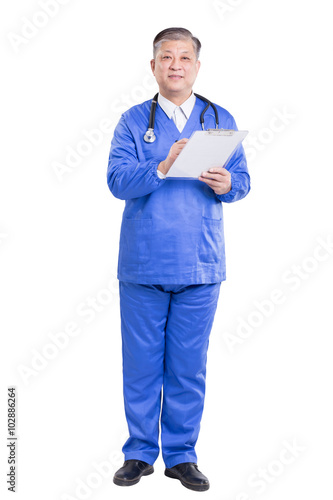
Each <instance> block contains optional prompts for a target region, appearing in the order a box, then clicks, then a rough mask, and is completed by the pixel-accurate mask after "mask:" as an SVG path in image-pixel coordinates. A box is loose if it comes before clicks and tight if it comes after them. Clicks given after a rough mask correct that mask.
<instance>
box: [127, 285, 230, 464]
mask: <svg viewBox="0 0 333 500" xmlns="http://www.w3.org/2000/svg"><path fill="white" fill-rule="evenodd" d="M220 285H221V283H211V284H201V285H190V286H185V285H141V284H136V283H128V282H123V281H120V282H119V294H120V311H121V333H122V353H123V390H124V404H125V414H126V419H127V423H128V430H129V435H130V437H129V438H128V440H127V441H126V443H125V444H124V446H123V450H122V451H123V453H124V455H125V460H130V459H137V460H143V461H144V462H147V463H149V464H151V465H153V463H154V462H155V460H156V459H157V457H158V454H159V425H160V422H161V444H162V456H163V460H164V463H165V465H166V467H168V468H170V467H173V466H174V465H177V464H179V463H183V462H195V463H196V462H197V456H196V453H195V449H194V447H195V444H196V442H197V439H198V434H199V429H200V421H201V416H202V411H203V407H204V397H205V379H206V361H207V349H208V343H209V334H210V331H211V328H212V325H213V320H214V315H215V311H216V306H217V301H218V297H219V291H220ZM162 387H163V391H162ZM161 410H162V411H161ZM160 417H161V418H160Z"/></svg>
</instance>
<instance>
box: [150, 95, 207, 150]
mask: <svg viewBox="0 0 333 500" xmlns="http://www.w3.org/2000/svg"><path fill="white" fill-rule="evenodd" d="M201 108H202V104H201V101H200V99H198V98H197V97H196V101H195V104H194V108H193V110H192V113H191V114H190V116H189V118H188V120H187V122H186V124H185V127H184V128H183V130H182V132H179V130H178V128H177V126H176V124H175V122H174V121H173V119H172V118H169V117H168V116H167V115H166V113H165V112H164V111H163V109H162V108H161V106H160V105H159V104H157V106H156V118H155V121H156V122H157V124H158V126H159V127H161V128H163V129H164V130H165V133H166V134H168V135H169V136H170V137H171V138H173V139H174V140H176V141H179V140H181V139H183V138H184V137H186V138H190V137H191V135H192V133H193V132H194V130H198V125H200V114H201V112H202V109H201Z"/></svg>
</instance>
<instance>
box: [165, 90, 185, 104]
mask: <svg viewBox="0 0 333 500" xmlns="http://www.w3.org/2000/svg"><path fill="white" fill-rule="evenodd" d="M159 92H160V94H161V96H163V97H165V99H168V101H171V102H173V103H174V104H175V105H176V106H181V105H182V104H183V103H184V102H185V101H187V99H188V98H189V97H190V96H191V94H192V90H191V92H190V93H188V92H187V93H186V94H182V95H179V94H174V93H172V92H170V93H168V92H161V91H159Z"/></svg>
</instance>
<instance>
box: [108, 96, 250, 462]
mask: <svg viewBox="0 0 333 500" xmlns="http://www.w3.org/2000/svg"><path fill="white" fill-rule="evenodd" d="M150 106H151V100H149V101H147V102H144V103H143V104H140V105H138V106H134V107H133V108H131V109H129V110H128V111H127V112H125V113H124V114H123V115H122V117H121V119H120V121H119V123H118V125H117V127H116V129H115V132H114V137H113V139H112V143H111V151H110V157H109V165H108V171H107V181H108V186H109V188H110V190H111V192H112V193H113V195H114V196H116V197H117V198H119V199H122V200H126V203H125V209H124V212H123V218H122V225H121V234H120V244H119V259H118V279H119V281H120V283H119V292H120V307H121V324H122V326H121V329H122V346H123V383H124V401H125V412H126V418H127V422H128V427H129V433H130V437H129V439H128V440H127V442H126V443H125V445H124V447H123V451H124V454H125V459H126V460H128V459H131V458H135V459H138V460H143V461H145V462H147V463H150V464H153V463H154V461H155V460H156V458H157V456H158V453H159V446H158V436H159V414H160V409H161V394H162V392H161V391H162V387H163V404H162V414H161V433H162V435H161V437H162V452H163V459H164V461H165V464H166V466H167V467H173V466H174V465H176V464H178V463H182V462H196V453H195V449H194V447H195V443H196V440H197V438H198V433H199V427H200V420H201V415H202V410H203V403H204V393H205V371H206V356H207V348H208V341H209V340H208V339H209V333H210V330H211V327H212V324H213V319H214V314H215V310H216V305H217V301H218V296H219V290H220V284H221V281H223V280H225V278H226V270H225V250H224V234H223V213H222V203H221V202H223V201H224V202H233V201H237V200H239V199H241V198H243V197H244V196H246V194H247V193H248V192H249V190H250V178H249V174H248V170H247V165H246V159H245V155H244V150H243V147H242V146H241V145H240V146H239V147H238V148H237V150H236V151H235V153H234V154H233V156H232V157H231V159H230V161H229V162H228V164H227V165H226V168H227V169H228V170H229V171H230V173H231V183H232V189H231V191H229V193H227V194H224V195H216V194H215V193H214V191H213V190H212V189H211V188H210V187H209V186H207V185H206V184H205V183H203V182H201V181H199V180H181V179H160V178H159V176H158V175H157V173H156V171H157V167H158V165H159V163H160V162H161V161H163V160H165V158H166V157H167V155H168V153H169V150H170V148H171V146H172V144H173V143H174V142H175V141H177V140H180V139H182V138H189V137H190V136H191V134H192V133H193V132H194V131H195V130H201V125H200V114H201V112H202V110H203V109H204V108H205V107H206V104H205V103H204V102H203V101H201V100H200V99H198V98H197V99H196V103H195V106H194V108H193V111H192V113H191V115H190V117H189V119H188V121H187V123H186V125H185V127H184V129H183V131H182V132H181V133H180V132H179V130H178V129H177V127H176V125H175V124H174V122H173V120H172V119H169V118H168V117H167V115H166V114H165V113H164V111H163V110H162V108H161V107H160V106H159V104H157V108H156V118H155V133H156V137H157V138H156V141H155V142H154V143H151V144H150V143H146V142H144V140H143V136H144V133H145V131H146V130H147V124H148V121H149V113H150ZM217 109H218V113H219V120H220V126H221V127H222V128H226V129H236V124H235V121H234V119H233V117H232V116H231V115H230V113H228V112H227V111H226V110H225V109H223V108H221V107H220V106H217ZM205 128H206V129H207V128H215V117H214V113H213V111H212V110H211V108H209V109H208V110H207V112H206V114H205Z"/></svg>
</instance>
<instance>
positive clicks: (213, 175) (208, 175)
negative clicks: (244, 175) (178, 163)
mask: <svg viewBox="0 0 333 500" xmlns="http://www.w3.org/2000/svg"><path fill="white" fill-rule="evenodd" d="M201 177H206V178H207V179H216V180H220V181H221V180H222V179H223V180H224V177H223V176H222V175H221V174H220V173H219V172H217V173H212V172H210V171H209V170H208V172H202V174H201Z"/></svg>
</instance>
